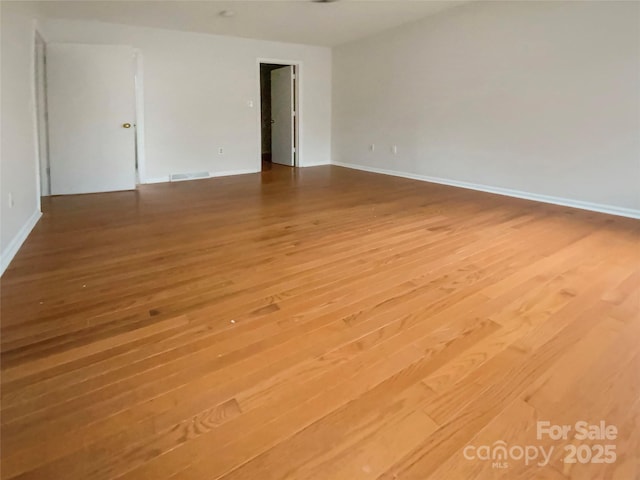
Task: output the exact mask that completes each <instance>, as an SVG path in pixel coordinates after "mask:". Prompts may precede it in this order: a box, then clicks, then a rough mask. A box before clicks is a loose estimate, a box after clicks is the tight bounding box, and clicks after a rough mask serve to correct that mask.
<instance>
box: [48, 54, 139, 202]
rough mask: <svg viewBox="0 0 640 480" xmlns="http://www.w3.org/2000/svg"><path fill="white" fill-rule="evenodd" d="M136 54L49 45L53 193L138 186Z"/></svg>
mask: <svg viewBox="0 0 640 480" xmlns="http://www.w3.org/2000/svg"><path fill="white" fill-rule="evenodd" d="M134 53H135V52H134V50H133V48H131V47H128V46H123V45H80V44H49V45H47V90H48V91H47V99H48V109H49V110H48V112H49V165H50V169H51V194H52V195H64V194H75V193H94V192H109V191H116V190H132V189H135V186H136V165H135V163H136V152H135V125H134V124H135V83H134V75H135V55H134Z"/></svg>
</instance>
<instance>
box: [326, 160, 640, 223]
mask: <svg viewBox="0 0 640 480" xmlns="http://www.w3.org/2000/svg"><path fill="white" fill-rule="evenodd" d="M332 164H333V165H337V166H339V167H346V168H351V169H354V170H363V171H365V172H371V173H380V174H383V175H392V176H394V177H403V178H410V179H412V180H421V181H423V182H430V183H439V184H442V185H449V186H452V187H460V188H467V189H470V190H478V191H480V192H487V193H495V194H497V195H505V196H507V197H515V198H523V199H525V200H533V201H536V202H542V203H551V204H554V205H562V206H563V207H572V208H579V209H581V210H590V211H592V212H599V213H608V214H610V215H618V216H621V217H629V218H638V219H640V210H635V209H632V208H625V207H617V206H615V205H603V204H600V203H592V202H583V201H581V200H572V199H569V198H562V197H552V196H549V195H540V194H537V193H529V192H523V191H520V190H511V189H509V188H502V187H491V186H488V185H480V184H477V183H469V182H460V181H457V180H449V179H447V178H439V177H429V176H427V175H419V174H416V173H407V172H399V171H396V170H387V169H384V168H376V167H368V166H365V165H357V164H354V163H343V162H333V163H332Z"/></svg>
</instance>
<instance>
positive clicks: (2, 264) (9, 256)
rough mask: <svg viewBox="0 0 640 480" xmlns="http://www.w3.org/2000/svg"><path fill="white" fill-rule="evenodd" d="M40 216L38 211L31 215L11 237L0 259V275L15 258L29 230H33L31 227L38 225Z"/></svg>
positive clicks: (40, 213)
mask: <svg viewBox="0 0 640 480" xmlns="http://www.w3.org/2000/svg"><path fill="white" fill-rule="evenodd" d="M41 216H42V212H40V211H39V210H38V211H35V212H33V215H31V217H30V218H29V220H27V221H26V222H25V224H24V225H23V226H22V228H21V229H20V231H19V232H18V233H17V234H16V236H15V237H13V240H11V242H10V243H9V245H7V248H6V249H5V251H4V252H2V258H0V275H2V274H3V273H4V271H5V270H6V269H7V267H8V266H9V264H10V263H11V260H13V257H15V256H16V253H18V250H20V247H21V246H22V244H23V243H24V241H25V240H26V239H27V237H28V236H29V234H30V233H31V230H33V227H35V226H36V223H38V220H40V217H41Z"/></svg>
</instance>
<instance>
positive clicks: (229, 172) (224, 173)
mask: <svg viewBox="0 0 640 480" xmlns="http://www.w3.org/2000/svg"><path fill="white" fill-rule="evenodd" d="M248 173H260V170H255V169H244V170H223V171H221V172H209V177H204V178H203V177H201V178H185V179H183V180H175V181H179V182H188V181H190V180H206V179H207V178H215V177H228V176H230V175H246V174H248ZM169 182H171V180H170V179H169V175H166V176H164V177H156V178H145V179H144V181H143V182H141V183H142V184H143V185H147V184H151V183H169Z"/></svg>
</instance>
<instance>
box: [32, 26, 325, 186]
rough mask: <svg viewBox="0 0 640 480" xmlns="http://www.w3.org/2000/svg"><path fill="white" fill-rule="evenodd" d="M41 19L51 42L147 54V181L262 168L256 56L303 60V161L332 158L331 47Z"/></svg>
mask: <svg viewBox="0 0 640 480" xmlns="http://www.w3.org/2000/svg"><path fill="white" fill-rule="evenodd" d="M42 25H43V29H44V32H45V34H46V37H47V41H48V42H72V43H106V44H125V45H131V46H133V47H135V48H137V49H139V50H140V51H141V52H142V58H143V64H144V80H143V83H144V132H145V144H146V162H145V163H146V168H145V169H146V171H145V172H143V175H144V177H143V181H144V180H145V179H146V180H148V181H166V180H167V177H168V176H169V175H170V174H171V173H187V172H201V171H209V172H212V173H214V174H224V173H232V172H249V171H252V172H256V171H259V170H260V131H259V126H260V123H259V118H258V117H259V105H260V101H259V100H260V98H259V74H258V66H257V59H258V58H272V59H283V60H293V61H300V62H302V75H303V77H302V82H303V83H302V89H303V91H302V96H301V100H302V115H303V119H302V122H303V131H302V132H301V145H300V147H301V159H302V166H309V165H316V164H327V163H329V162H330V156H331V148H330V145H331V50H330V49H329V48H325V47H312V46H306V45H294V44H284V43H276V42H267V41H261V40H249V39H241V38H232V37H222V36H215V35H206V34H198V33H188V32H178V31H170V30H161V29H152V28H143V27H132V26H124V25H114V24H107V23H98V22H85V21H69V20H45V21H44V22H43V23H42ZM249 101H253V104H254V106H253V108H250V107H249V106H248V102H249ZM219 147H222V148H223V149H224V154H223V155H219V154H218V148H219Z"/></svg>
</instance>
